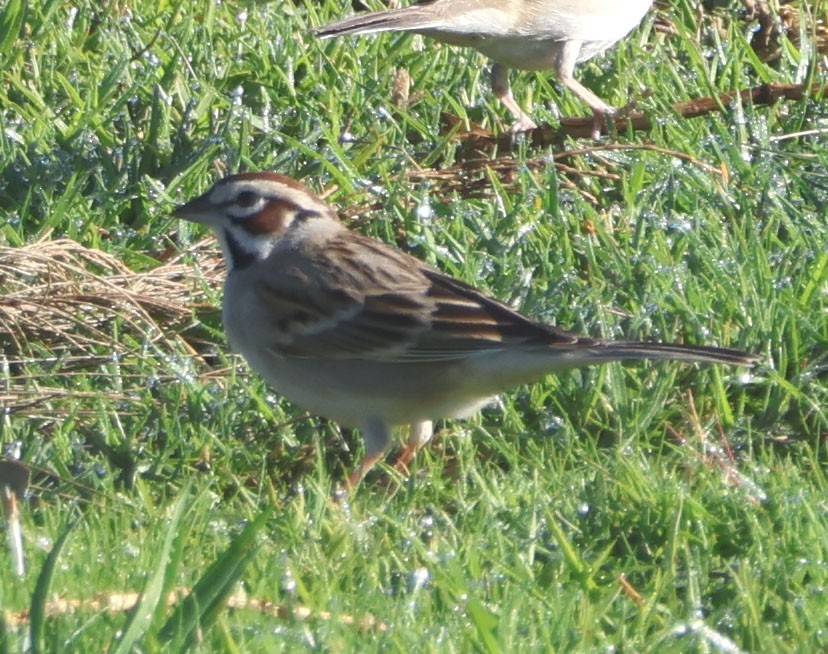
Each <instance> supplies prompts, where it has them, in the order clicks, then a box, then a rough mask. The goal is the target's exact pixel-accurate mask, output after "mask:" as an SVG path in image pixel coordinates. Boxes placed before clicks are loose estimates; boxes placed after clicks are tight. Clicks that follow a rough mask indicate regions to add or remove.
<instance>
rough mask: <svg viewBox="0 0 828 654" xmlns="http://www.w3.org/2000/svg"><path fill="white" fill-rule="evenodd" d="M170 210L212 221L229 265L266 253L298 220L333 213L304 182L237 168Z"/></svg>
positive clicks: (240, 265)
mask: <svg viewBox="0 0 828 654" xmlns="http://www.w3.org/2000/svg"><path fill="white" fill-rule="evenodd" d="M173 216H175V217H176V218H182V219H184V220H190V221H192V222H196V223H202V224H203V225H207V226H208V227H210V228H211V229H212V230H213V232H214V233H215V235H216V238H217V239H218V240H219V243H221V247H222V251H223V253H224V258H225V261H226V262H227V265H228V267H229V268H230V270H233V269H236V268H243V267H244V266H247V265H249V264H251V263H253V262H255V261H261V260H262V259H265V258H266V257H267V256H268V255H269V254H270V252H271V251H272V250H273V248H274V246H275V245H276V244H277V243H278V242H279V241H280V240H281V239H282V238H284V237H285V235H286V234H288V233H289V232H290V231H291V229H292V228H294V227H295V226H296V225H297V224H299V223H302V222H305V220H306V219H308V218H313V217H323V216H324V217H331V216H333V212H332V210H331V208H330V207H329V206H328V205H327V204H325V202H324V201H322V199H321V198H319V197H318V196H316V195H315V194H314V193H312V192H311V191H310V190H309V189H308V188H307V187H306V186H305V185H304V184H301V183H300V182H297V181H296V180H294V179H291V178H290V177H285V176H284V175H279V174H278V173H241V174H238V175H230V176H229V177H225V178H224V179H222V180H220V181H219V182H217V183H216V184H215V185H214V186H213V187H212V188H211V189H210V190H209V191H207V192H206V193H204V194H203V195H200V196H198V197H197V198H195V199H194V200H190V201H189V202H187V203H186V204H182V205H181V206H179V207H176V208H175V210H174V211H173Z"/></svg>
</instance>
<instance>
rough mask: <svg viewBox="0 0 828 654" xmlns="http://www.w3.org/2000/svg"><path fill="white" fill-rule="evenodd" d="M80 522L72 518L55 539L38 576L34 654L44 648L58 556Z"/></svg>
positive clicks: (33, 608)
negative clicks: (51, 588)
mask: <svg viewBox="0 0 828 654" xmlns="http://www.w3.org/2000/svg"><path fill="white" fill-rule="evenodd" d="M77 523H78V521H77V520H72V521H71V522H69V524H68V525H67V526H66V529H64V530H63V533H62V534H61V535H60V536H59V537H58V539H57V540H56V541H55V545H54V547H52V551H51V552H49V555H48V556H47V557H46V561H45V562H44V564H43V568H42V569H41V571H40V574H39V575H38V577H37V583H36V584H35V589H34V593H32V603H31V606H30V608H29V615H30V620H31V621H30V623H29V634H30V638H31V652H32V654H40V653H41V652H43V651H45V650H44V635H45V633H46V599H47V598H48V596H49V588H50V587H51V585H52V577H53V576H54V574H55V566H56V565H57V561H58V557H59V556H60V553H61V551H62V550H63V546H64V545H65V544H66V541H67V539H68V538H69V534H70V533H72V530H73V529H74V528H75V525H76V524H77Z"/></svg>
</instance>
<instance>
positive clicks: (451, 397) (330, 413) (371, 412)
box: [242, 350, 493, 427]
mask: <svg viewBox="0 0 828 654" xmlns="http://www.w3.org/2000/svg"><path fill="white" fill-rule="evenodd" d="M242 354H243V355H244V357H245V359H246V360H247V361H248V363H249V364H250V366H251V367H252V368H253V369H254V370H256V371H257V372H258V373H259V374H260V375H261V376H262V377H264V379H265V380H266V381H267V382H268V384H269V385H270V386H272V387H273V389H274V390H275V391H276V392H278V393H279V394H280V395H283V396H284V397H285V398H287V399H288V400H290V401H291V402H293V403H294V404H296V405H297V406H300V407H302V408H304V409H307V410H308V411H310V412H311V413H313V414H315V415H319V416H322V417H324V418H328V419H330V420H334V421H336V422H338V423H340V424H342V425H345V426H349V427H358V426H360V424H361V423H362V422H364V421H365V419H366V418H369V417H378V418H381V419H382V420H384V421H385V422H386V423H387V424H389V425H403V424H411V423H415V422H422V421H424V420H435V419H438V418H464V417H467V416H470V415H472V414H474V413H476V412H477V411H479V410H480V409H481V408H482V407H483V406H485V405H486V404H488V403H490V402H491V400H492V399H493V397H492V395H493V393H487V392H477V389H474V390H470V388H469V386H468V379H467V378H465V375H464V374H463V373H461V372H460V367H461V366H459V365H458V366H447V365H445V364H438V365H430V364H382V363H376V362H371V361H356V360H349V361H312V360H309V359H279V358H276V357H272V356H270V355H266V354H264V353H262V352H255V351H244V350H242ZM464 378H465V379H464ZM464 382H465V383H464Z"/></svg>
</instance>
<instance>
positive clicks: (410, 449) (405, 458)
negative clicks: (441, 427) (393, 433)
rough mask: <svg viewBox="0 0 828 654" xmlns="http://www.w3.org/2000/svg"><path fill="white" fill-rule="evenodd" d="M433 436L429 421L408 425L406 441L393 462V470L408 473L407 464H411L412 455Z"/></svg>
mask: <svg viewBox="0 0 828 654" xmlns="http://www.w3.org/2000/svg"><path fill="white" fill-rule="evenodd" d="M433 434H434V425H433V424H432V422H431V420H426V421H424V422H415V423H413V424H411V425H409V426H408V439H407V440H406V442H405V449H404V450H403V451H402V453H401V454H400V456H399V457H397V460H396V461H395V462H394V469H395V470H399V471H400V472H403V473H408V464H409V463H411V460H412V459H413V458H414V455H415V454H417V450H419V449H420V448H421V447H422V446H423V445H425V444H426V443H428V441H430V440H431V437H432V435H433Z"/></svg>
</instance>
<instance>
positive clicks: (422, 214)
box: [416, 196, 434, 222]
mask: <svg viewBox="0 0 828 654" xmlns="http://www.w3.org/2000/svg"><path fill="white" fill-rule="evenodd" d="M416 214H417V218H419V219H420V220H423V221H426V222H428V221H430V220H431V219H432V218H434V210H433V209H432V208H431V200H430V199H429V198H428V196H424V197H423V199H422V200H420V203H419V204H418V205H417V211H416Z"/></svg>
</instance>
